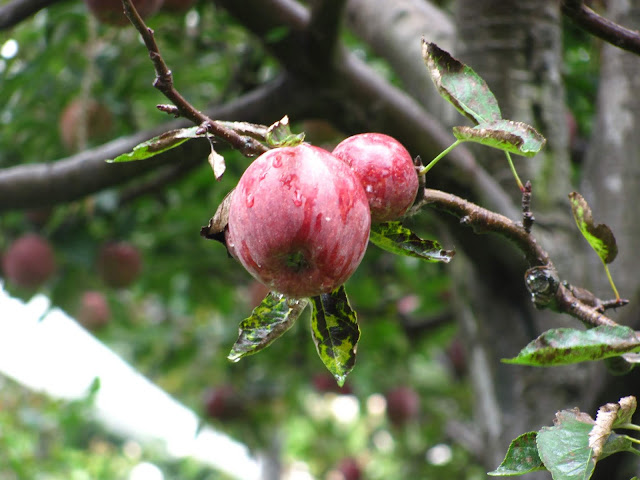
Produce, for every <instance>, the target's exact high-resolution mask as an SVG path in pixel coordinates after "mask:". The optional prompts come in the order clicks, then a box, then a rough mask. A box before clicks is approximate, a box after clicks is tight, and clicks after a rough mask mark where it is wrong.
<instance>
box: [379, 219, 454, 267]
mask: <svg viewBox="0 0 640 480" xmlns="http://www.w3.org/2000/svg"><path fill="white" fill-rule="evenodd" d="M369 240H371V242H373V243H374V244H375V245H377V246H378V247H380V248H382V249H383V250H387V251H388V252H391V253H395V254H396V255H405V256H408V257H416V258H420V259H422V260H427V261H429V262H444V263H448V262H449V261H451V258H453V256H454V255H455V253H456V252H455V251H453V250H444V249H443V248H442V247H441V246H440V244H439V243H438V242H435V241H433V240H424V239H422V238H420V237H418V236H417V235H416V234H415V233H413V232H412V231H411V230H409V229H408V228H405V227H403V226H402V224H401V223H400V222H387V223H380V224H376V225H371V234H370V236H369Z"/></svg>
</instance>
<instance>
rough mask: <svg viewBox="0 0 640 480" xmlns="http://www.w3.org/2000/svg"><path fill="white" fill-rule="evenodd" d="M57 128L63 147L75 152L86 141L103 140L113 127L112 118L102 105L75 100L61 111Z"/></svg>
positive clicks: (95, 102)
mask: <svg viewBox="0 0 640 480" xmlns="http://www.w3.org/2000/svg"><path fill="white" fill-rule="evenodd" d="M58 126H59V129H60V138H61V139H62V143H64V146H65V147H67V149H69V150H70V151H77V150H79V149H81V148H84V146H85V145H83V143H86V142H87V141H90V140H103V139H105V138H106V137H107V135H108V134H109V132H110V131H111V127H112V126H113V116H112V115H111V111H110V110H109V109H108V108H107V107H106V106H105V105H103V104H102V103H99V102H97V101H95V100H88V101H83V100H81V99H79V98H75V99H73V100H71V102H69V103H68V104H67V106H66V107H65V108H64V110H63V111H62V114H61V115H60V121H59V125H58Z"/></svg>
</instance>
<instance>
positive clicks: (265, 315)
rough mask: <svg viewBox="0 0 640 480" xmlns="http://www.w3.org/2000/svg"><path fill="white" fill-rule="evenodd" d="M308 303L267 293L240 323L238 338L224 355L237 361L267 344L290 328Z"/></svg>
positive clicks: (305, 300)
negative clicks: (226, 354) (227, 353)
mask: <svg viewBox="0 0 640 480" xmlns="http://www.w3.org/2000/svg"><path fill="white" fill-rule="evenodd" d="M308 303H309V301H308V300H307V299H302V300H289V299H287V298H286V297H284V296H282V295H279V294H276V293H273V292H271V293H269V294H268V295H267V296H266V297H265V298H264V300H262V303H261V304H260V305H258V306H257V307H256V308H254V309H253V312H251V316H250V317H249V318H247V319H245V320H243V321H242V323H240V334H239V335H238V340H236V343H235V344H234V345H233V348H231V352H229V355H228V356H227V358H228V359H229V360H231V361H233V362H237V361H238V360H240V359H241V358H243V357H246V356H247V355H252V354H254V353H257V352H259V351H260V350H262V349H264V348H266V347H268V346H269V345H271V344H272V343H273V342H274V341H275V340H277V339H278V338H279V337H280V336H281V335H282V334H283V333H285V332H286V331H287V330H289V329H290V328H291V326H292V325H293V324H294V323H295V321H296V320H297V319H298V317H299V316H300V314H301V313H302V311H303V310H304V309H305V307H306V306H307V304H308Z"/></svg>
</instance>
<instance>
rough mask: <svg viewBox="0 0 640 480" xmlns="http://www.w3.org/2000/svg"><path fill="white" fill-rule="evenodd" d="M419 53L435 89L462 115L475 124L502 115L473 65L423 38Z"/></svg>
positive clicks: (491, 120) (498, 117)
mask: <svg viewBox="0 0 640 480" xmlns="http://www.w3.org/2000/svg"><path fill="white" fill-rule="evenodd" d="M422 57H423V59H424V62H425V64H426V65H427V69H428V71H429V74H430V75H431V79H432V80H433V83H434V84H435V86H436V88H437V89H438V93H440V95H441V96H442V97H443V98H445V99H446V100H447V101H448V102H450V103H451V104H452V105H453V106H454V107H455V108H456V109H457V110H458V111H459V112H460V113H461V114H462V115H464V116H465V117H467V118H469V119H470V120H471V121H472V122H473V123H475V124H479V123H487V122H493V121H496V120H499V119H501V118H502V114H501V113H500V107H499V106H498V101H497V100H496V97H495V96H494V95H493V93H491V90H489V86H488V85H487V84H486V82H485V81H484V80H483V79H482V78H481V77H480V76H479V75H478V74H477V73H476V72H474V71H473V69H471V68H470V67H468V66H467V65H465V64H464V63H462V62H460V61H458V60H456V59H455V58H453V57H452V56H451V55H450V54H449V53H447V52H446V51H444V50H442V49H441V48H439V47H438V46H437V45H436V44H435V43H430V42H427V41H426V40H425V39H424V38H423V39H422Z"/></svg>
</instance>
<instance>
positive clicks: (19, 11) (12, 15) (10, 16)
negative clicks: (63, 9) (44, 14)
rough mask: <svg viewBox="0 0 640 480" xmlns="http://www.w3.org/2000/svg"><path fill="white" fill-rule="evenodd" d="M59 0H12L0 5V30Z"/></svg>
mask: <svg viewBox="0 0 640 480" xmlns="http://www.w3.org/2000/svg"><path fill="white" fill-rule="evenodd" d="M60 2H61V0H13V2H11V3H8V4H6V5H2V6H0V30H6V29H8V28H11V27H14V26H16V25H17V24H18V23H20V22H22V21H23V20H25V19H27V18H29V17H30V16H31V15H34V14H36V13H38V12H39V11H40V10H42V9H43V8H46V7H48V6H50V5H53V4H55V3H60Z"/></svg>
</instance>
